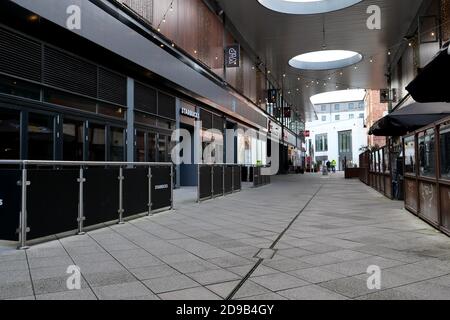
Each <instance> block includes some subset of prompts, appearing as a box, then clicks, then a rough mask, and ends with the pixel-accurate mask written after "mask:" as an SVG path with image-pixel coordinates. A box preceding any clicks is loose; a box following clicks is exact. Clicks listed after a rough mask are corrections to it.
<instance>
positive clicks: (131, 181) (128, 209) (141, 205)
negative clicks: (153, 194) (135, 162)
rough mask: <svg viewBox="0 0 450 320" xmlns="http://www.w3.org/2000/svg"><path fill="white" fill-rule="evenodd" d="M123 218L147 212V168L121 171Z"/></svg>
mask: <svg viewBox="0 0 450 320" xmlns="http://www.w3.org/2000/svg"><path fill="white" fill-rule="evenodd" d="M123 176H124V180H123V209H124V213H123V216H124V217H130V216H133V215H137V214H141V213H146V212H148V204H149V203H150V201H149V200H150V199H149V197H148V168H144V167H141V168H134V169H124V170H123Z"/></svg>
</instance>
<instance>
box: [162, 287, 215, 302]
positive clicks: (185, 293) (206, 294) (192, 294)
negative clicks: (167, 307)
mask: <svg viewBox="0 0 450 320" xmlns="http://www.w3.org/2000/svg"><path fill="white" fill-rule="evenodd" d="M159 297H160V298H161V299H163V300H196V301H199V300H220V297H219V296H218V295H216V294H214V293H213V292H211V291H209V290H208V289H206V288H204V287H196V288H190V289H185V290H179V291H172V292H167V293H162V294H159Z"/></svg>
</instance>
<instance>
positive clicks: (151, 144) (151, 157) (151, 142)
mask: <svg viewBox="0 0 450 320" xmlns="http://www.w3.org/2000/svg"><path fill="white" fill-rule="evenodd" d="M147 161H148V162H156V133H148V134H147Z"/></svg>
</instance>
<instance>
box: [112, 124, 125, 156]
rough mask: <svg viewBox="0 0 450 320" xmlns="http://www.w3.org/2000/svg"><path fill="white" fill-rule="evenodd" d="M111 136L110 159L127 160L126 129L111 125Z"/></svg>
mask: <svg viewBox="0 0 450 320" xmlns="http://www.w3.org/2000/svg"><path fill="white" fill-rule="evenodd" d="M110 137H111V138H110V140H111V141H110V157H111V158H110V160H111V161H114V162H123V161H125V130H124V129H123V128H116V127H111V128H110Z"/></svg>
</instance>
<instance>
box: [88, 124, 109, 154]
mask: <svg viewBox="0 0 450 320" xmlns="http://www.w3.org/2000/svg"><path fill="white" fill-rule="evenodd" d="M88 142H89V143H88V152H89V161H106V130H105V126H103V125H97V124H91V123H89V129H88Z"/></svg>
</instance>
